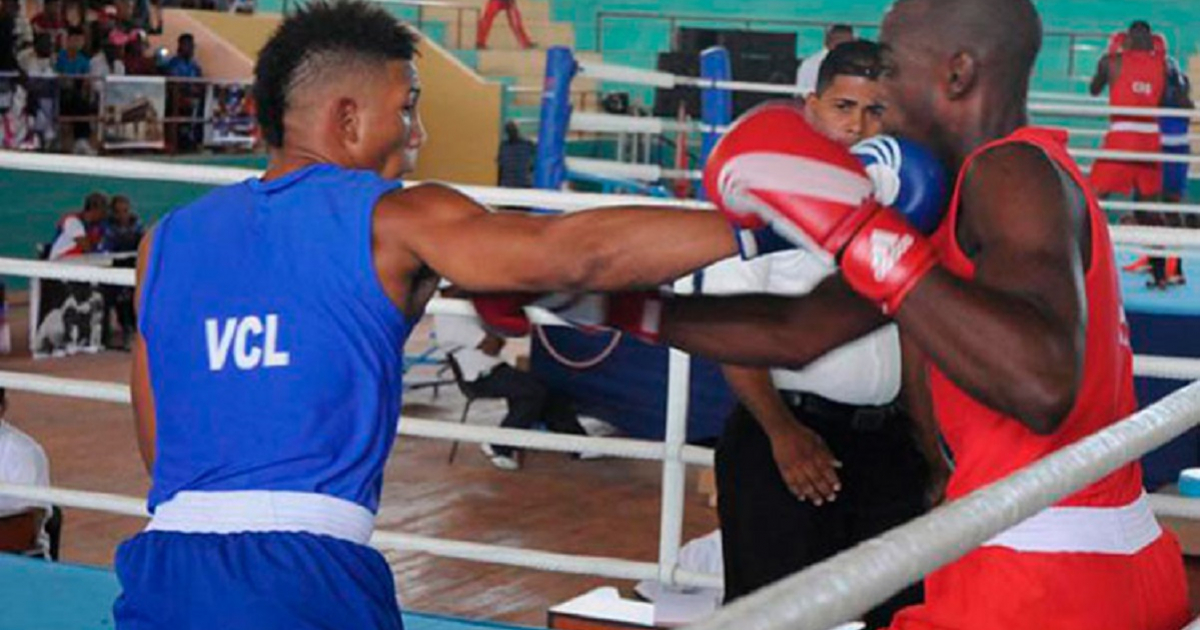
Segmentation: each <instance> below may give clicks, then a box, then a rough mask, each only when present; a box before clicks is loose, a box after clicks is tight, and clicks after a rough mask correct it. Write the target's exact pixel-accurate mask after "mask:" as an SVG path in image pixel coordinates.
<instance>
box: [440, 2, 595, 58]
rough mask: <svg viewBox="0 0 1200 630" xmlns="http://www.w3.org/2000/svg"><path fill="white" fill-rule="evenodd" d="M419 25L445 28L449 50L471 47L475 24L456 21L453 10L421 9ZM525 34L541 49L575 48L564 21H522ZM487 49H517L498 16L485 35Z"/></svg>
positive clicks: (568, 25) (513, 39) (511, 35)
mask: <svg viewBox="0 0 1200 630" xmlns="http://www.w3.org/2000/svg"><path fill="white" fill-rule="evenodd" d="M423 19H424V22H423V24H429V23H430V22H434V21H437V22H444V23H445V25H446V37H447V42H446V43H447V45H449V46H450V47H452V48H474V47H475V34H476V32H477V31H476V27H477V24H476V22H475V20H474V19H473V18H472V19H463V20H461V21H459V20H458V16H457V15H456V11H455V9H447V8H430V9H426V10H425V14H424V18H423ZM524 24H525V31H526V32H527V33H529V37H530V38H531V39H532V40H533V41H534V42H535V43H536V44H537V45H538V46H539V47H541V48H547V47H549V46H567V47H572V48H573V47H574V46H575V28H574V26H573V25H571V24H568V23H564V22H551V21H537V22H534V21H530V20H525V22H524ZM488 48H490V49H492V50H518V49H519V46H518V45H517V37H516V35H514V34H513V32H512V29H511V28H509V26H508V21H507V20H505V19H504V17H503V16H500V17H498V18H497V19H496V21H495V23H493V24H492V32H491V34H490V35H489V36H488Z"/></svg>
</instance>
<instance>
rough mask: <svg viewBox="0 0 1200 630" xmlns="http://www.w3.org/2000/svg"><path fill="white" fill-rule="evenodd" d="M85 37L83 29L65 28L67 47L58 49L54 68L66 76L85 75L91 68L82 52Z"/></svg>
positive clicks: (88, 60)
mask: <svg viewBox="0 0 1200 630" xmlns="http://www.w3.org/2000/svg"><path fill="white" fill-rule="evenodd" d="M86 44H87V39H86V37H85V36H84V33H83V29H81V28H79V27H78V26H72V27H70V28H68V29H67V47H66V48H63V49H62V50H60V51H58V60H57V61H55V63H54V70H55V72H58V73H59V74H63V75H67V76H85V75H87V73H88V72H89V71H90V70H91V60H90V59H88V57H87V54H86V53H85V52H84V47H85V45H86Z"/></svg>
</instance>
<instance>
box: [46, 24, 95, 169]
mask: <svg viewBox="0 0 1200 630" xmlns="http://www.w3.org/2000/svg"><path fill="white" fill-rule="evenodd" d="M86 41H87V40H86V38H85V36H84V31H83V29H82V28H80V27H78V26H70V27H68V28H67V47H66V48H64V49H63V50H61V51H59V53H58V61H56V62H55V64H54V71H55V72H57V73H58V74H59V75H61V76H67V77H83V76H87V74H88V72H90V71H91V66H92V62H91V60H90V59H88V56H87V54H86V53H85V52H84V46H85V45H86ZM59 103H60V113H61V114H62V115H63V116H75V117H84V116H91V115H93V114H95V110H94V109H93V107H92V99H91V86H90V84H88V83H87V82H86V81H77V80H68V81H65V82H64V83H63V84H62V94H61V98H60V100H59ZM70 128H71V134H72V142H73V144H72V145H71V150H72V152H74V153H82V154H85V155H91V154H94V153H95V152H96V151H95V149H94V148H93V147H92V144H91V136H92V125H91V123H89V122H86V121H78V122H74V123H72V124H71V127H70Z"/></svg>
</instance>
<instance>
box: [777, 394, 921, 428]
mask: <svg viewBox="0 0 1200 630" xmlns="http://www.w3.org/2000/svg"><path fill="white" fill-rule="evenodd" d="M779 395H780V396H782V397H783V401H784V402H785V403H787V405H788V406H789V407H791V408H792V410H793V411H795V412H797V414H798V415H799V416H801V418H800V420H802V421H803V420H804V419H805V418H811V419H817V420H826V421H829V422H835V423H839V424H842V425H844V426H846V427H847V428H849V429H851V430H853V431H859V432H862V433H869V432H872V431H879V430H881V429H883V428H884V427H886V426H887V425H888V423H889V422H892V421H895V420H896V419H898V418H901V417H904V415H905V414H904V411H903V410H902V409H901V408H900V406H899V405H897V404H895V403H892V404H887V405H879V406H875V405H850V404H846V403H840V402H837V401H835V400H829V399H828V398H824V397H821V396H818V395H816V394H812V393H809V392H797V391H789V390H779Z"/></svg>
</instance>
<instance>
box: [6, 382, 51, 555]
mask: <svg viewBox="0 0 1200 630" xmlns="http://www.w3.org/2000/svg"><path fill="white" fill-rule="evenodd" d="M7 410H8V397H7V395H6V392H5V391H4V389H3V388H0V481H3V482H4V483H17V484H25V485H37V486H49V485H50V463H49V461H48V460H47V459H46V452H45V451H44V450H42V447H41V445H39V444H38V443H37V441H36V440H34V439H33V438H31V437H29V436H28V435H26V434H25V433H23V432H21V430H19V429H17V428H16V427H14V426H13V425H11V424H9V423H8V422H7V421H6V420H5V419H4V416H5V412H6V411H7ZM49 518H50V506H49V505H48V504H45V503H39V502H37V501H30V500H28V499H21V498H17V497H7V496H2V495H0V552H4V553H21V554H26V555H36V556H38V557H42V558H46V559H49V557H50V537H49V536H48V535H47V533H46V521H47V520H48V519H49Z"/></svg>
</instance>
